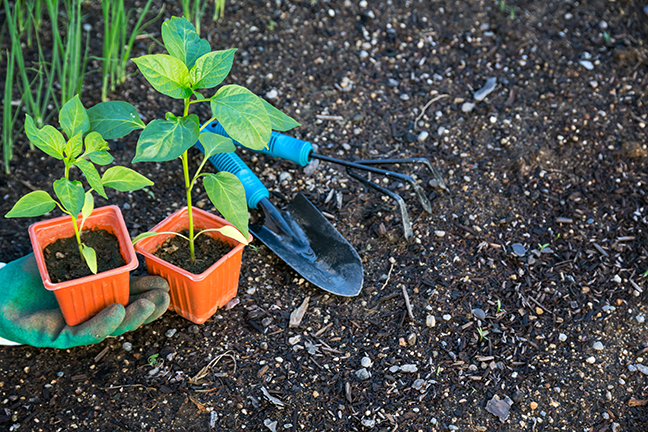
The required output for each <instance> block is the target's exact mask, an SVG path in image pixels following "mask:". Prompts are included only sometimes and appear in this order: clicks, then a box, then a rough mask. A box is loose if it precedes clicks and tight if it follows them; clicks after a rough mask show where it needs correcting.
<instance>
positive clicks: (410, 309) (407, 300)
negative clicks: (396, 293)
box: [401, 285, 414, 321]
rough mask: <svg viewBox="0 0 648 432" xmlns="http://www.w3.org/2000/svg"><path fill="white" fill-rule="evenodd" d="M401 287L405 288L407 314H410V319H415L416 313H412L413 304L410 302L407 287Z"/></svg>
mask: <svg viewBox="0 0 648 432" xmlns="http://www.w3.org/2000/svg"><path fill="white" fill-rule="evenodd" d="M401 288H402V289H403V297H405V307H406V308H407V315H409V317H410V319H411V320H412V321H414V314H413V313H412V305H411V304H410V299H409V295H408V294H407V288H405V286H404V285H403V286H402V287H401Z"/></svg>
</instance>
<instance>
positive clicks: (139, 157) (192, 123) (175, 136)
mask: <svg viewBox="0 0 648 432" xmlns="http://www.w3.org/2000/svg"><path fill="white" fill-rule="evenodd" d="M199 134H200V126H199V125H198V116H197V115H195V114H191V115H189V116H187V117H179V118H178V119H176V120H175V121H174V120H153V121H152V122H151V123H149V124H148V125H146V128H145V129H144V131H143V132H142V133H141V135H140V137H139V140H137V150H136V152H135V158H133V163H135V162H163V161H168V160H172V159H175V158H177V157H179V156H180V155H181V154H183V153H184V152H185V151H187V149H189V148H190V147H191V146H193V145H194V144H195V143H196V141H197V140H198V135H199Z"/></svg>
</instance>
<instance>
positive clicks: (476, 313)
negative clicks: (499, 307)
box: [472, 308, 486, 320]
mask: <svg viewBox="0 0 648 432" xmlns="http://www.w3.org/2000/svg"><path fill="white" fill-rule="evenodd" d="M472 314H473V315H474V316H475V318H477V319H480V320H483V319H486V312H484V311H483V310H482V309H479V308H476V309H473V310H472Z"/></svg>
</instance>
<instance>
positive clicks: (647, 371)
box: [628, 363, 648, 375]
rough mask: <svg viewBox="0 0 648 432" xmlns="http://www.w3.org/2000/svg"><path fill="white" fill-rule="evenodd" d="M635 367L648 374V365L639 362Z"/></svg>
mask: <svg viewBox="0 0 648 432" xmlns="http://www.w3.org/2000/svg"><path fill="white" fill-rule="evenodd" d="M634 367H635V369H636V370H638V371H639V372H641V373H642V374H644V375H648V366H644V365H642V364H639V363H637V364H635V365H634ZM628 369H629V368H628Z"/></svg>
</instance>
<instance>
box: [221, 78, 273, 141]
mask: <svg viewBox="0 0 648 432" xmlns="http://www.w3.org/2000/svg"><path fill="white" fill-rule="evenodd" d="M211 109H212V112H213V115H214V117H216V118H217V119H218V121H219V122H220V124H221V125H222V126H223V128H224V129H225V132H227V134H228V135H229V136H230V137H232V139H233V140H234V141H238V142H239V143H240V144H241V145H243V146H245V147H248V148H251V149H252V150H261V149H263V148H264V147H265V146H266V145H267V144H268V141H270V134H271V133H272V124H271V122H270V117H269V116H268V113H267V112H266V109H265V107H264V106H263V103H262V102H261V100H260V99H259V97H258V96H256V95H255V94H254V93H252V92H251V91H250V90H248V89H246V88H245V87H241V86H237V85H227V86H223V87H221V88H220V89H219V90H218V92H216V94H215V95H214V97H213V98H212V100H211Z"/></svg>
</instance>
